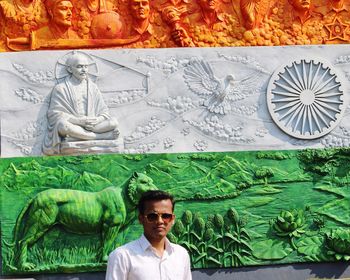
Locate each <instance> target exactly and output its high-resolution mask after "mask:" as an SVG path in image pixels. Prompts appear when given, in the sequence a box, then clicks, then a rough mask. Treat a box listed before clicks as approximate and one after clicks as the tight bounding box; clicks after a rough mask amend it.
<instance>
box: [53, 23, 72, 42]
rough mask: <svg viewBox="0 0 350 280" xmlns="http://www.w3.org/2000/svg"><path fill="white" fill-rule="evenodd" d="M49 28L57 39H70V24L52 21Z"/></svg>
mask: <svg viewBox="0 0 350 280" xmlns="http://www.w3.org/2000/svg"><path fill="white" fill-rule="evenodd" d="M49 28H50V30H51V33H53V35H54V37H55V38H56V39H69V35H68V30H69V28H70V26H66V25H60V24H56V23H55V22H51V23H50V25H49Z"/></svg>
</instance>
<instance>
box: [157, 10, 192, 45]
mask: <svg viewBox="0 0 350 280" xmlns="http://www.w3.org/2000/svg"><path fill="white" fill-rule="evenodd" d="M185 9H186V8H185V7H180V8H177V7H174V6H168V7H165V8H164V9H163V10H162V16H163V19H164V21H165V22H166V23H167V24H168V25H169V27H170V28H171V37H172V38H173V40H174V42H175V43H176V44H177V45H178V46H179V47H194V43H193V42H192V39H191V37H190V36H189V35H188V33H187V31H186V29H185V28H184V27H183V26H182V23H181V18H180V17H181V15H182V14H183V13H184V12H185Z"/></svg>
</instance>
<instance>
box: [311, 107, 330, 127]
mask: <svg viewBox="0 0 350 280" xmlns="http://www.w3.org/2000/svg"><path fill="white" fill-rule="evenodd" d="M312 106H313V107H314V109H315V113H316V114H317V116H318V117H319V118H320V119H321V121H322V122H323V123H324V124H325V126H326V127H328V122H327V121H326V120H325V119H324V117H323V116H322V113H321V112H320V110H319V108H318V107H316V106H315V105H312Z"/></svg>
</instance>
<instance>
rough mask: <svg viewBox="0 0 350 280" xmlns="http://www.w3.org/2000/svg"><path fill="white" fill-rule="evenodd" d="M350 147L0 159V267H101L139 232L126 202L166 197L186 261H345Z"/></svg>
mask: <svg viewBox="0 0 350 280" xmlns="http://www.w3.org/2000/svg"><path fill="white" fill-rule="evenodd" d="M349 156H350V151H349V150H348V149H331V150H300V151H297V150H294V151H276V152H274V151H264V152H255V151H251V152H232V153H196V154H191V153H187V154H148V155H99V156H96V155H94V156H77V157H42V158H40V157H36V158H17V159H2V160H1V161H0V171H1V180H0V182H1V205H2V209H1V222H2V260H3V266H2V267H3V273H5V274H25V273H41V272H86V271H102V270H104V269H105V267H106V260H107V256H108V254H109V253H110V252H111V251H112V250H113V249H114V248H116V247H117V246H120V245H122V244H124V243H126V242H128V241H130V240H133V239H135V238H136V237H138V236H139V235H140V233H141V232H142V228H141V227H140V225H139V224H138V221H137V210H136V204H137V201H138V199H139V197H140V195H141V194H142V193H143V192H145V191H148V190H153V189H161V190H165V191H168V192H169V193H171V194H173V195H174V196H175V198H176V201H177V206H176V211H175V214H176V222H175V224H174V227H173V229H172V232H171V233H170V235H169V238H170V239H171V241H172V242H176V243H179V244H181V245H182V246H184V247H185V248H186V249H187V250H188V251H189V253H190V256H191V264H192V267H193V268H210V267H216V268H217V267H240V266H249V265H266V264H276V263H295V262H310V261H312V262H322V261H337V260H349V259H350V203H349V199H350V187H349V184H350V176H349V175H350V174H349V173H350V164H349Z"/></svg>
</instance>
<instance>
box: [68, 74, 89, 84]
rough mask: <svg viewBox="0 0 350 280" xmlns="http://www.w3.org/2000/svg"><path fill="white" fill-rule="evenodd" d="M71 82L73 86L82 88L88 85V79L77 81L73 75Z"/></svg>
mask: <svg viewBox="0 0 350 280" xmlns="http://www.w3.org/2000/svg"><path fill="white" fill-rule="evenodd" d="M70 81H71V83H72V85H73V86H80V85H84V84H86V79H77V78H76V77H74V76H73V75H72V76H71V77H70Z"/></svg>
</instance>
